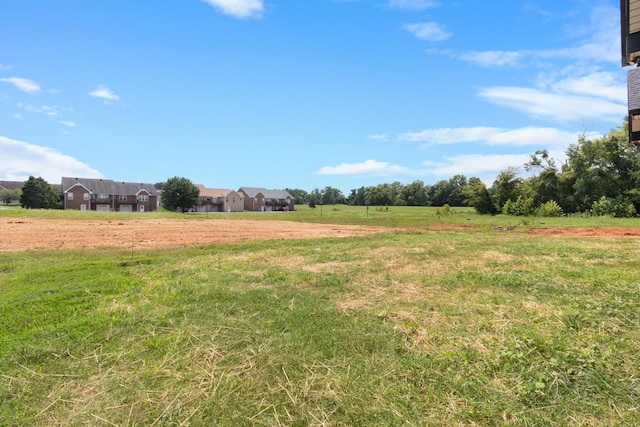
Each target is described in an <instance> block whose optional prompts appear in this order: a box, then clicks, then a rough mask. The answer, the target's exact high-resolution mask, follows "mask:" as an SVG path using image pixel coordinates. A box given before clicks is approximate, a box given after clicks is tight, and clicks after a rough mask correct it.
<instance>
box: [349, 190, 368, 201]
mask: <svg viewBox="0 0 640 427" xmlns="http://www.w3.org/2000/svg"><path fill="white" fill-rule="evenodd" d="M347 203H348V204H350V205H353V206H364V205H366V204H367V189H366V188H365V187H360V188H358V189H357V190H356V189H355V188H354V189H352V190H351V193H350V194H349V197H347Z"/></svg>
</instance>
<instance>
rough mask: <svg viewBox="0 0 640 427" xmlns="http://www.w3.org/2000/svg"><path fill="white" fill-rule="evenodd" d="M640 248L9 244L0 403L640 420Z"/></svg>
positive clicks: (59, 415) (57, 408)
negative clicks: (40, 247) (64, 247)
mask: <svg viewBox="0 0 640 427" xmlns="http://www.w3.org/2000/svg"><path fill="white" fill-rule="evenodd" d="M266 215H269V214H266ZM639 252H640V246H638V242H637V240H635V239H615V238H609V239H593V238H576V237H571V238H563V237H556V238H554V239H549V238H545V237H544V236H526V235H522V234H519V233H499V234H497V233H492V232H473V233H460V232H456V233H453V232H447V231H440V232H433V231H429V232H406V233H393V234H383V235H376V236H362V237H349V238H340V239H329V238H328V239H317V240H296V241H285V240H277V241H270V242H244V243H237V244H224V245H210V246H204V247H199V248H190V249H174V250H154V251H138V252H136V253H135V254H134V256H133V257H132V254H131V252H130V251H117V250H113V249H96V250H91V251H88V250H78V251H32V252H25V253H20V254H10V253H8V254H0V330H2V331H3V333H2V335H1V336H0V339H1V341H0V373H1V374H0V419H2V420H3V423H5V424H8V425H34V426H45V425H46V426H50V425H63V424H64V425H69V424H70V425H77V424H91V425H256V426H258V425H305V426H306V425H381V426H383V425H384V426H388V425H447V426H449V425H454V426H455V425H461V426H462V425H489V426H491V425H496V426H498V425H522V426H528V425H576V426H578V425H602V426H605V425H638V424H640V406H639V404H638V402H640V380H639V378H640V362H639V361H638V357H637V355H638V354H640V336H639V335H640V332H639V331H640V316H639V314H638V313H640V287H639V285H638V278H637V272H638V271H640V256H639V255H640V254H639Z"/></svg>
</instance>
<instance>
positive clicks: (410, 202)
mask: <svg viewBox="0 0 640 427" xmlns="http://www.w3.org/2000/svg"><path fill="white" fill-rule="evenodd" d="M400 199H401V200H402V204H403V205H406V206H428V205H429V195H428V194H427V187H425V185H424V182H422V181H420V180H416V181H413V182H412V183H411V184H407V185H405V186H404V187H403V188H402V190H400Z"/></svg>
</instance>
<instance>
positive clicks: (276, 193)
mask: <svg viewBox="0 0 640 427" xmlns="http://www.w3.org/2000/svg"><path fill="white" fill-rule="evenodd" d="M240 190H242V191H244V192H245V193H246V194H247V196H249V198H251V199H252V198H254V197H256V196H257V195H258V193H262V195H263V196H264V197H265V198H266V199H287V198H288V199H292V200H293V199H295V198H294V197H293V196H292V195H291V194H289V192H288V191H286V190H267V189H266V188H257V187H240ZM240 190H238V191H240Z"/></svg>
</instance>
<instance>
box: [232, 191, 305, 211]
mask: <svg viewBox="0 0 640 427" xmlns="http://www.w3.org/2000/svg"><path fill="white" fill-rule="evenodd" d="M238 192H239V193H240V194H242V195H243V196H244V210H246V211H256V212H257V211H292V210H294V208H295V198H294V197H293V196H292V195H291V194H289V192H288V191H285V190H267V189H266V188H256V187H240V189H239V190H238Z"/></svg>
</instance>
